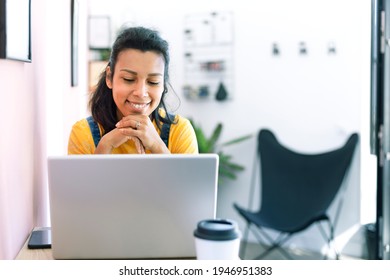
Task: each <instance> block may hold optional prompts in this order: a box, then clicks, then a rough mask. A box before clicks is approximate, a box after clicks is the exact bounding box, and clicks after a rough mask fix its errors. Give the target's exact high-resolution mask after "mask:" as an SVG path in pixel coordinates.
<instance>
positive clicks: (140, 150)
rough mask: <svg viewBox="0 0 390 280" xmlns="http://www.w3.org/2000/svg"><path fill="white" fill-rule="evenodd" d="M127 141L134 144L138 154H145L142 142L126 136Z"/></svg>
mask: <svg viewBox="0 0 390 280" xmlns="http://www.w3.org/2000/svg"><path fill="white" fill-rule="evenodd" d="M127 139H128V140H132V141H133V142H134V144H135V148H136V149H137V152H138V153H139V154H145V148H144V146H143V145H142V142H141V141H140V140H139V139H138V138H137V137H132V136H128V137H127Z"/></svg>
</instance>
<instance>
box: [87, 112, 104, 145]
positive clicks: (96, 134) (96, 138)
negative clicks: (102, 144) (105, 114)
mask: <svg viewBox="0 0 390 280" xmlns="http://www.w3.org/2000/svg"><path fill="white" fill-rule="evenodd" d="M87 121H88V124H89V128H90V129H91V133H92V137H93V142H94V143H95V147H97V145H98V144H99V141H100V137H101V136H100V130H99V126H98V124H97V123H96V122H95V120H94V119H93V118H92V116H89V117H88V118H87Z"/></svg>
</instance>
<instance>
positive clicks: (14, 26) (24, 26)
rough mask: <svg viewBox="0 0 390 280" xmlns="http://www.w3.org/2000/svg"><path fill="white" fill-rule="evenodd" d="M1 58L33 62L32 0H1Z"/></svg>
mask: <svg viewBox="0 0 390 280" xmlns="http://www.w3.org/2000/svg"><path fill="white" fill-rule="evenodd" d="M0 58H5V59H12V60H19V61H24V62H31V0H0Z"/></svg>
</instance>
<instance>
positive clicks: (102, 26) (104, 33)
mask: <svg viewBox="0 0 390 280" xmlns="http://www.w3.org/2000/svg"><path fill="white" fill-rule="evenodd" d="M88 23H89V40H88V41H89V49H90V50H106V49H110V48H111V43H112V42H111V18H110V17H109V16H105V15H101V16H100V15H99V16H89V20H88Z"/></svg>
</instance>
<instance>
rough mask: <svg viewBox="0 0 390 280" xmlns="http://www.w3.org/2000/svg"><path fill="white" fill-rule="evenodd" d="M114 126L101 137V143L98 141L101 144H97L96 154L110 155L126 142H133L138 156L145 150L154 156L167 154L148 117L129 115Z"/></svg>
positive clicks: (167, 151)
mask: <svg viewBox="0 0 390 280" xmlns="http://www.w3.org/2000/svg"><path fill="white" fill-rule="evenodd" d="M115 126H116V128H114V129H113V130H111V131H110V132H109V133H107V134H105V135H104V136H103V138H102V140H103V141H100V142H103V143H99V146H98V148H97V151H96V152H97V153H110V152H111V151H112V149H114V148H117V147H119V146H120V145H122V144H123V143H125V142H126V141H133V142H134V143H135V146H136V149H137V152H138V153H139V154H144V153H145V150H149V151H150V152H151V153H155V154H161V153H169V150H168V148H167V147H166V146H165V144H164V142H163V141H162V140H161V137H160V135H159V134H158V132H157V131H156V129H155V127H154V125H153V123H152V121H151V120H150V118H149V117H148V116H144V115H129V116H126V117H123V118H122V119H121V120H120V121H119V122H118V123H117V124H116V125H115Z"/></svg>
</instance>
